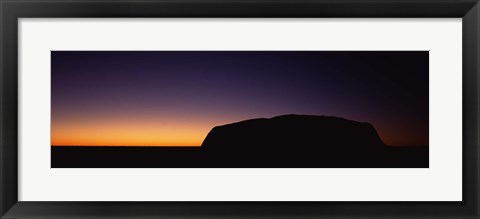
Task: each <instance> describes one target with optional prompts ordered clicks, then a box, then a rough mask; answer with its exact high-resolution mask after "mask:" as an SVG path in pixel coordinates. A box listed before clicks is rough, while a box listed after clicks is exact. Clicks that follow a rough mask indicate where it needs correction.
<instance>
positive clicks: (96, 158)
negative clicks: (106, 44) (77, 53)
mask: <svg viewBox="0 0 480 219" xmlns="http://www.w3.org/2000/svg"><path fill="white" fill-rule="evenodd" d="M428 160H429V158H428V146H414V147H406V146H404V147H400V146H396V147H393V146H387V145H385V144H384V143H383V142H382V140H381V139H380V137H379V136H378V134H377V131H376V130H375V128H374V127H373V126H372V125H371V124H369V123H365V122H356V121H352V120H347V119H343V118H338V117H331V116H310V115H284V116H278V117H273V118H270V119H265V118H261V119H252V120H246V121H241V122H238V123H232V124H227V125H222V126H217V127H214V128H213V129H212V130H211V131H210V132H209V133H208V135H207V136H206V138H205V140H204V141H203V143H202V146H201V147H73V146H65V147H61V146H54V147H52V167H53V168H57V167H58V168H62V167H84V168H88V167H97V168H99V167H122V168H136V167H143V168H161V167H166V168H178V167H188V168H204V167H210V168H427V167H428Z"/></svg>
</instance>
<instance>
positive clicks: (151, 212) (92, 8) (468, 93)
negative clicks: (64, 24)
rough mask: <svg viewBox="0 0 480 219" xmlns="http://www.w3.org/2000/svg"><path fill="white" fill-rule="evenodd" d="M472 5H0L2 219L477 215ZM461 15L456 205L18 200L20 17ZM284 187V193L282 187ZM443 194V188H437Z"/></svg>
mask: <svg viewBox="0 0 480 219" xmlns="http://www.w3.org/2000/svg"><path fill="white" fill-rule="evenodd" d="M479 15H480V5H479V4H478V0H457V1H452V0H408V1H401V0H299V1H295V0H258V1H255V0H244V1H237V0H223V1H220V0H142V1H136V0H116V1H113V0H99V1H94V0H0V19H1V20H0V28H1V38H0V51H1V53H0V66H1V72H0V77H1V79H0V80H1V85H0V86H1V89H0V97H1V101H0V112H1V113H0V140H1V142H0V169H1V171H0V180H1V187H0V216H1V217H2V218H29V217H39V218H51V217H60V218H73V217H76V218H78V217H94V218H117V217H118V218H134V217H159V218H162V217H163V218H165V217H169V218H179V217H182V218H197V217H227V218H228V217H232V218H233V217H246V218H265V217H284V218H301V217H309V218H312V217H313V218H373V217H382V218H393V217H395V218H445V217H448V218H478V217H479V216H480V214H479V207H480V206H479V201H478V199H479V186H480V185H479V184H478V178H479V157H480V155H479V150H478V134H479V130H478V124H479V121H478V119H479V117H478V115H479V111H478V109H479V106H478V104H479V100H478V93H479V81H478V79H479V78H478V73H479V72H478V71H479V66H478V64H479V52H480V47H479V46H480V44H479V40H480V38H479V37H480V36H479V31H480V27H479V25H480V22H479V19H480V17H479ZM137 17H143V18H147V17H149V18H153V17H175V18H462V56H463V61H462V69H463V73H462V77H463V78H462V82H463V88H462V89H463V92H462V93H463V97H462V101H463V106H462V107H463V145H462V148H463V152H462V154H463V172H462V175H463V192H462V194H463V201H462V202H24V201H18V162H19V159H18V151H17V149H18V89H19V86H18V49H19V48H18V19H19V18H137ZM287 189H288V188H287ZM439 192H441V191H439Z"/></svg>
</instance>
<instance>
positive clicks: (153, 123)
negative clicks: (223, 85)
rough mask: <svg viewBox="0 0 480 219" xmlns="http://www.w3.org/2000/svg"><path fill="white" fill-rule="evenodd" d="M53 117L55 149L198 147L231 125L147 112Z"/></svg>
mask: <svg viewBox="0 0 480 219" xmlns="http://www.w3.org/2000/svg"><path fill="white" fill-rule="evenodd" d="M53 118H54V119H53V120H52V129H51V133H52V134H51V145H52V146H172V147H180V146H189V147H192V146H193V147H195V146H201V144H202V142H203V140H204V139H205V137H206V136H207V134H208V132H209V131H210V130H211V129H212V128H213V127H215V126H217V125H222V124H227V123H231V122H232V121H230V120H227V119H225V118H218V119H216V120H210V119H206V118H193V117H189V116H185V115H183V116H178V115H177V116H176V117H164V118H158V119H152V118H155V117H150V116H149V115H148V113H146V114H144V115H143V116H137V117H135V118H131V117H128V116H119V115H115V113H112V114H110V115H106V114H104V115H101V116H99V115H95V116H92V115H90V116H86V115H83V116H82V115H77V116H73V117H72V116H68V118H67V117H65V116H59V115H56V116H53ZM99 118H100V119H99ZM174 118H177V119H174ZM178 118H180V119H178Z"/></svg>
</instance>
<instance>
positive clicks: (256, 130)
mask: <svg viewBox="0 0 480 219" xmlns="http://www.w3.org/2000/svg"><path fill="white" fill-rule="evenodd" d="M387 147H388V146H386V145H385V144H384V143H383V142H382V140H381V139H380V137H379V136H378V134H377V131H376V130H375V128H374V127H373V126H372V125H371V124H369V123H365V122H356V121H352V120H347V119H343V118H338V117H332V116H310V115H283V116H277V117H273V118H270V119H265V118H261V119H252V120H246V121H241V122H238V123H232V124H228V125H222V126H217V127H215V128H213V129H212V130H211V131H210V132H209V134H208V135H207V137H206V138H205V140H204V141H203V143H202V148H203V150H205V151H206V152H208V156H209V159H213V160H216V161H217V162H221V163H239V162H240V163H241V162H243V163H252V164H255V163H262V164H263V165H265V163H267V164H271V165H272V166H278V165H282V166H284V167H288V166H290V165H293V166H295V165H298V164H301V166H309V165H313V166H319V165H320V166H325V167H355V166H356V165H363V166H365V165H373V164H375V163H376V162H379V161H380V160H382V159H384V158H382V156H385V153H386V150H387Z"/></svg>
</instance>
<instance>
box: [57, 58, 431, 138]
mask: <svg viewBox="0 0 480 219" xmlns="http://www.w3.org/2000/svg"><path fill="white" fill-rule="evenodd" d="M51 58H52V59H51V67H52V112H51V113H52V114H51V116H52V127H51V131H52V132H51V133H52V136H51V137H52V145H77V146H80V145H82V146H199V145H201V143H202V141H203V139H204V138H205V136H206V135H207V133H208V132H209V131H210V130H211V129H212V128H213V127H214V126H217V125H223V124H228V123H233V122H238V121H241V120H245V119H252V118H259V117H273V116H278V115H283V114H309V115H330V116H339V117H343V118H347V119H351V120H356V121H362V122H369V123H371V124H373V125H374V126H375V128H376V129H377V132H378V133H379V135H380V137H381V138H382V140H383V141H384V142H385V143H386V144H388V145H396V146H401V145H427V144H428V52H426V51H418V52H398V51H397V52H332V51H310V52H307V51H303V52H302V51H298V52H295V51H284V52H282V51H270V52H268V51H243V52H242V51H211V52H207V51H150V52H147V51H52V52H51Z"/></svg>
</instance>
